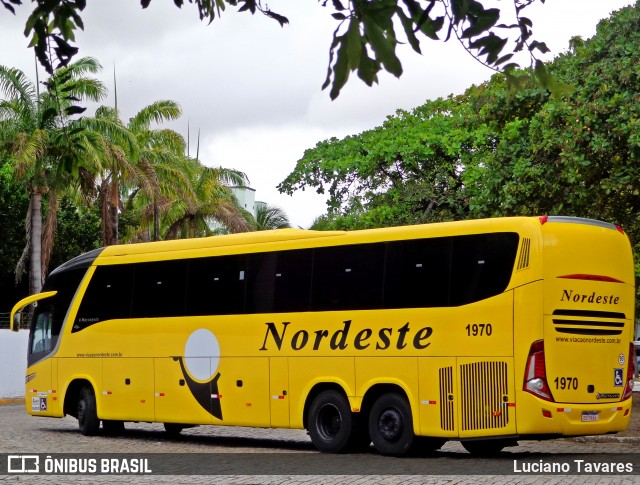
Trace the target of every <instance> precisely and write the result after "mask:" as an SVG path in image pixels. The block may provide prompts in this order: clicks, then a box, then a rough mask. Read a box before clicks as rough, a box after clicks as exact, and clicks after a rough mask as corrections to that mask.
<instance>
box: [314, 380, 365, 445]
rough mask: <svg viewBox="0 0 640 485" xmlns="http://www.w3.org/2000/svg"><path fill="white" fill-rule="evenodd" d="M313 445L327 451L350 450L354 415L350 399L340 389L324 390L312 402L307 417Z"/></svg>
mask: <svg viewBox="0 0 640 485" xmlns="http://www.w3.org/2000/svg"><path fill="white" fill-rule="evenodd" d="M307 423H308V424H307V426H308V428H309V436H311V442H312V443H313V446H315V447H316V449H318V450H319V451H323V452H325V453H340V452H343V451H348V450H349V448H350V445H351V441H352V432H353V431H354V430H353V424H354V421H353V417H352V414H351V408H350V407H349V401H348V400H347V398H346V397H345V396H344V395H343V394H341V393H339V392H338V391H324V392H322V393H320V394H319V395H318V396H317V397H316V398H315V399H314V400H313V402H312V403H311V407H310V408H309V415H308V419H307Z"/></svg>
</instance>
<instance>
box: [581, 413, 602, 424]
mask: <svg viewBox="0 0 640 485" xmlns="http://www.w3.org/2000/svg"><path fill="white" fill-rule="evenodd" d="M598 417H599V416H598V411H582V421H583V422H592V421H598Z"/></svg>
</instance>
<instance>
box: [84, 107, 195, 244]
mask: <svg viewBox="0 0 640 485" xmlns="http://www.w3.org/2000/svg"><path fill="white" fill-rule="evenodd" d="M180 115H181V110H180V107H179V106H178V104H177V103H175V102H174V101H167V100H164V101H156V102H154V103H152V104H150V105H149V106H146V107H144V108H143V109H142V110H140V111H139V112H138V113H137V114H136V115H135V116H134V117H133V118H131V119H130V120H129V123H128V124H126V125H124V124H122V123H121V122H120V121H119V120H118V113H117V110H116V109H113V108H107V107H101V108H99V109H98V110H97V111H96V117H97V118H99V119H104V120H111V121H112V122H114V123H119V124H120V126H122V128H123V129H126V130H127V131H128V133H129V134H130V136H131V137H132V140H128V139H127V140H123V139H122V138H119V139H113V138H112V137H106V138H105V139H106V141H107V145H108V146H109V153H110V157H109V162H108V163H107V165H106V166H105V167H104V171H103V172H102V179H101V184H100V188H99V192H100V199H101V202H102V213H103V242H104V244H105V245H110V244H117V243H118V241H119V235H118V212H119V210H121V209H124V205H123V203H122V202H121V197H122V196H123V195H125V196H128V197H129V198H130V199H131V200H135V201H136V204H137V206H138V208H139V210H141V212H142V214H143V222H144V223H145V224H146V225H151V226H152V227H153V228H154V230H153V238H154V239H157V238H158V234H159V222H158V221H159V210H160V209H159V206H160V204H161V203H162V193H163V191H164V192H167V191H168V192H171V191H175V190H176V187H180V186H183V185H185V184H187V183H188V177H187V176H186V175H185V173H184V170H185V168H184V155H183V154H184V151H185V147H186V144H185V142H184V139H183V138H182V136H181V135H179V134H178V133H176V132H175V131H173V130H167V129H163V130H156V129H152V128H151V125H152V123H162V122H164V121H170V120H175V119H177V118H178V117H180ZM123 141H124V142H125V143H124V144H123V143H122V142H123ZM143 206H145V207H143ZM129 207H130V208H131V207H132V204H129ZM149 221H151V222H149Z"/></svg>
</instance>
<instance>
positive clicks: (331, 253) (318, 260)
mask: <svg viewBox="0 0 640 485" xmlns="http://www.w3.org/2000/svg"><path fill="white" fill-rule="evenodd" d="M383 273H384V244H358V245H353V246H338V247H330V248H317V249H315V251H314V260H313V282H312V286H311V288H312V296H311V309H312V310H315V311H331V310H360V309H376V308H381V307H382V278H383Z"/></svg>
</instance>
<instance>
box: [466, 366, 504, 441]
mask: <svg viewBox="0 0 640 485" xmlns="http://www.w3.org/2000/svg"><path fill="white" fill-rule="evenodd" d="M460 383H461V393H460V397H461V417H462V423H461V426H462V429H463V430H465V431H466V430H475V429H494V428H503V427H505V426H506V425H507V423H508V422H509V407H508V405H507V404H508V403H507V401H508V400H509V399H508V395H509V392H508V386H507V363H506V362H476V363H472V364H465V365H462V366H460Z"/></svg>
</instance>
